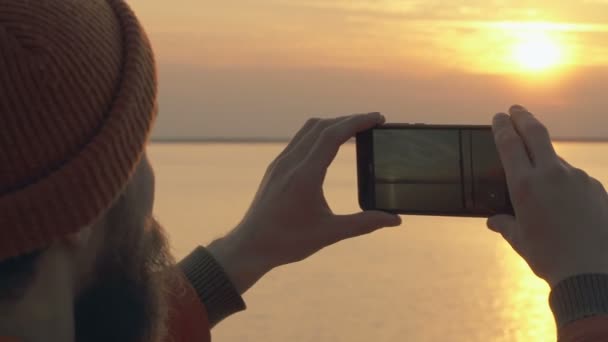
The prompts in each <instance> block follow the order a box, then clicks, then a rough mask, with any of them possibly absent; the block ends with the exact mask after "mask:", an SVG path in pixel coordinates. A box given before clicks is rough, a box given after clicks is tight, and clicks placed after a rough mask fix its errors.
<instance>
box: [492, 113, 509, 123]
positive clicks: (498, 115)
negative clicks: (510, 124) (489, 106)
mask: <svg viewBox="0 0 608 342" xmlns="http://www.w3.org/2000/svg"><path fill="white" fill-rule="evenodd" d="M504 119H507V120H510V119H511V117H510V116H509V114H507V113H496V114H494V121H496V120H504Z"/></svg>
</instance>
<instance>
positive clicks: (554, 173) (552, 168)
mask: <svg viewBox="0 0 608 342" xmlns="http://www.w3.org/2000/svg"><path fill="white" fill-rule="evenodd" d="M567 176H568V173H567V170H566V168H565V167H564V166H563V165H561V164H560V163H552V164H550V165H548V166H547V167H545V168H544V169H543V172H542V173H541V177H543V178H547V179H549V180H551V181H560V180H563V179H564V178H566V177H567Z"/></svg>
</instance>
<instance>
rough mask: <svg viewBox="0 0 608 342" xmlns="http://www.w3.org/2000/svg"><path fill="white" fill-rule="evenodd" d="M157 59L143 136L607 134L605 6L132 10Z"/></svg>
mask: <svg viewBox="0 0 608 342" xmlns="http://www.w3.org/2000/svg"><path fill="white" fill-rule="evenodd" d="M130 3H131V5H132V6H133V8H134V10H135V11H136V13H137V14H138V16H139V17H140V19H141V21H142V23H143V25H144V27H145V28H146V30H147V31H148V33H149V35H150V37H151V40H152V42H153V44H154V48H155V51H156V55H157V61H158V65H159V70H160V74H161V75H160V76H161V78H160V80H161V95H160V105H161V113H160V114H161V116H160V118H159V121H158V124H157V127H156V132H155V135H156V136H159V137H160V136H162V137H168V136H182V137H186V136H187V137H219V136H222V137H267V136H270V137H285V136H289V135H291V134H292V133H293V132H294V131H295V130H296V129H297V128H298V126H299V125H300V124H301V123H302V122H303V121H304V120H305V119H306V118H307V117H309V116H313V115H314V116H331V115H337V114H344V113H350V112H363V111H382V112H383V113H385V114H386V115H387V116H388V118H389V121H395V122H428V123H488V122H489V120H490V117H491V115H492V114H493V113H494V112H496V111H500V110H505V109H506V107H508V105H509V104H511V103H515V102H517V103H523V104H525V105H527V106H528V107H529V108H530V109H531V110H533V111H535V112H536V113H537V114H538V115H539V116H540V117H541V118H542V119H543V120H544V121H545V122H546V123H547V125H548V126H549V127H550V128H551V130H552V131H553V132H554V135H555V136H587V137H608V131H607V130H606V127H608V116H606V115H604V114H603V110H604V108H606V107H607V106H606V105H607V104H608V101H607V100H606V98H607V97H606V95H605V93H606V91H607V90H608V44H607V43H608V24H605V23H608V20H607V19H608V1H606V0H581V1H547V0H544V1H500V0H486V1H480V0H469V1H433V0H426V1H422V0H419V1H418V0H413V1H403V0H376V1H372V0H367V1H349V0H308V1H304V0H255V1H254V0H241V1H235V0H223V1H200V0H198V1H197V0H181V1H179V2H178V3H179V6H176V5H175V4H174V3H171V5H169V2H167V1H161V0H132V1H130Z"/></svg>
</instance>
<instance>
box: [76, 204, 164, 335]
mask: <svg viewBox="0 0 608 342" xmlns="http://www.w3.org/2000/svg"><path fill="white" fill-rule="evenodd" d="M121 201H123V202H124V203H120V202H121ZM128 202H129V201H128V199H119V203H117V205H115V206H114V207H113V208H112V209H111V210H110V212H109V213H108V215H107V217H106V220H105V225H104V226H105V227H104V229H106V232H105V235H104V243H103V247H102V249H101V251H100V254H99V256H98V258H97V262H96V264H97V265H96V268H95V271H94V274H93V275H92V277H91V279H90V282H89V284H90V285H89V286H88V287H87V288H85V289H83V291H82V292H81V293H80V294H79V296H78V297H77V298H76V301H75V307H74V316H75V333H76V341H79V342H84V341H87V342H96V341H100V342H101V341H104V342H107V341H116V342H122V341H125V342H127V341H129V342H132V341H141V342H144V341H145V342H148V341H162V340H163V339H164V338H165V336H166V331H167V329H166V320H167V311H168V310H167V303H166V302H167V295H168V293H169V290H170V288H171V284H172V282H173V281H174V279H175V271H173V269H174V268H175V267H174V265H175V262H174V261H173V259H172V257H171V256H170V253H169V251H168V243H167V239H166V237H165V235H164V232H163V229H162V227H161V226H160V224H159V223H158V222H157V221H156V220H155V219H154V218H152V217H151V216H150V215H149V214H143V215H137V210H135V211H134V210H133V209H137V208H130V207H131V205H129V203H128ZM134 212H135V214H134Z"/></svg>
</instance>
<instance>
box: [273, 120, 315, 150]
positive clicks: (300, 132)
mask: <svg viewBox="0 0 608 342" xmlns="http://www.w3.org/2000/svg"><path fill="white" fill-rule="evenodd" d="M319 121H321V119H319V118H311V119H308V120H306V122H305V123H304V125H303V126H302V127H301V128H300V129H299V130H298V132H297V133H296V134H295V135H294V136H293V138H292V139H291V141H290V142H289V144H287V146H286V147H285V149H284V150H283V152H281V154H279V158H280V157H282V156H284V155H285V154H287V153H289V152H290V151H291V150H293V148H294V147H295V146H297V145H298V143H300V142H301V141H302V139H303V138H304V136H306V134H308V132H310V130H312V128H313V127H314V126H315V125H316V124H317V123H318V122H319Z"/></svg>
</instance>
